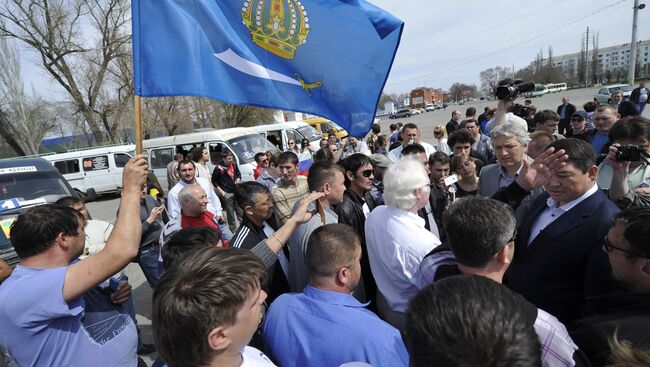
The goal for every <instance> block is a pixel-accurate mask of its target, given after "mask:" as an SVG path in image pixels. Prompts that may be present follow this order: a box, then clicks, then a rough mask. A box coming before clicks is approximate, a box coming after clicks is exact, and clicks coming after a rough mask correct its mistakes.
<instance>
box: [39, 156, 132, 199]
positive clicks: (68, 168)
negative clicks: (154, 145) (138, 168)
mask: <svg viewBox="0 0 650 367" xmlns="http://www.w3.org/2000/svg"><path fill="white" fill-rule="evenodd" d="M134 154H135V145H133V144H127V145H115V146H106V147H100V148H90V149H82V150H74V151H70V152H67V153H57V154H47V155H43V156H42V158H43V159H45V160H46V161H48V162H50V164H52V165H53V166H54V167H56V168H57V169H58V170H59V172H61V174H62V175H63V177H64V178H65V179H66V180H68V182H69V183H70V186H72V187H73V188H74V189H75V191H77V193H79V196H80V197H82V198H84V199H85V198H87V197H93V196H95V194H110V193H115V192H119V191H120V190H122V171H123V170H124V166H125V165H126V162H128V161H129V159H131V157H132V156H133V155H134Z"/></svg>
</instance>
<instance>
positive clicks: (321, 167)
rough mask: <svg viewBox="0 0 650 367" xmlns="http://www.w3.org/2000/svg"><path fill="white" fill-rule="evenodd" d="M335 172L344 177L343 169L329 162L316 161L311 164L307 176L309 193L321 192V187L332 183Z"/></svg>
mask: <svg viewBox="0 0 650 367" xmlns="http://www.w3.org/2000/svg"><path fill="white" fill-rule="evenodd" d="M336 171H338V172H341V173H342V174H343V176H345V172H343V167H341V166H339V165H338V164H334V163H332V162H331V161H318V162H316V163H314V164H312V165H311V167H310V168H309V174H308V175H307V186H309V191H318V192H323V185H325V184H326V183H329V184H332V183H334V179H335V178H336Z"/></svg>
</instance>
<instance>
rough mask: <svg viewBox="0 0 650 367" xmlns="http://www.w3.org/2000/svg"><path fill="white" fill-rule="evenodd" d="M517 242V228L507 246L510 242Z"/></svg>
mask: <svg viewBox="0 0 650 367" xmlns="http://www.w3.org/2000/svg"><path fill="white" fill-rule="evenodd" d="M516 240H517V228H515V231H514V232H513V233H512V237H511V238H510V239H509V240H508V242H506V244H509V243H510V242H515V241H516Z"/></svg>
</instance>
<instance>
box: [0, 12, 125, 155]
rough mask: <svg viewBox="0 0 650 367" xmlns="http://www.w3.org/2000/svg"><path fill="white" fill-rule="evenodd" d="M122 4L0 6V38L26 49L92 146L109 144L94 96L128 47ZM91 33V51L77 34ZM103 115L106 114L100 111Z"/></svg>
mask: <svg viewBox="0 0 650 367" xmlns="http://www.w3.org/2000/svg"><path fill="white" fill-rule="evenodd" d="M129 15H130V6H129V2H128V1H127V0H5V1H4V2H3V4H2V5H1V6H0V19H1V20H2V22H0V35H1V36H7V37H11V38H13V39H16V40H19V41H22V42H24V43H25V44H27V45H28V46H29V47H30V48H31V49H32V50H33V51H35V52H36V53H37V55H38V56H40V62H41V65H42V66H43V68H44V69H45V70H46V71H47V72H48V73H49V74H50V75H51V76H52V78H53V79H54V80H55V81H56V82H57V83H58V84H59V85H61V86H62V87H63V89H64V90H65V91H66V93H67V94H68V95H69V97H70V99H71V101H72V102H73V103H74V105H75V107H76V109H77V111H78V113H80V114H81V115H82V116H83V118H84V120H85V122H86V123H87V124H88V127H89V128H90V130H91V131H92V133H93V135H94V136H95V139H96V141H97V142H98V143H101V142H103V141H104V140H105V136H104V132H105V133H106V134H107V135H108V138H109V139H111V138H112V136H111V135H110V134H112V133H114V131H113V129H111V128H110V126H109V127H108V129H106V127H104V129H102V126H101V122H100V115H101V113H102V106H101V105H100V103H99V101H98V100H99V95H100V91H101V89H102V86H103V84H104V81H105V78H106V74H107V70H108V67H109V65H110V64H111V63H112V62H113V61H114V60H115V59H117V58H119V57H121V56H124V50H125V49H128V47H125V46H127V45H128V44H129V43H130V41H131V36H130V34H129V33H130V32H128V22H129V20H130V16H129ZM88 25H90V26H91V27H93V28H94V29H95V30H96V31H97V35H98V37H97V40H96V45H95V46H93V47H91V46H88V45H87V43H90V42H91V41H89V40H84V39H83V38H82V34H86V33H87V32H84V29H83V28H86V27H88ZM104 112H106V111H104Z"/></svg>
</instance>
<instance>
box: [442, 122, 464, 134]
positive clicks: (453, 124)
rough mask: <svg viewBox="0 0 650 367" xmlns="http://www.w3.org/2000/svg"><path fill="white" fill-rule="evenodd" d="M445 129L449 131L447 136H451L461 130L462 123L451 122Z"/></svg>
mask: <svg viewBox="0 0 650 367" xmlns="http://www.w3.org/2000/svg"><path fill="white" fill-rule="evenodd" d="M445 129H447V136H449V135H451V133H453V132H454V131H456V130H458V129H460V121H458V122H456V121H454V120H453V119H452V120H449V122H448V123H447V125H445Z"/></svg>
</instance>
